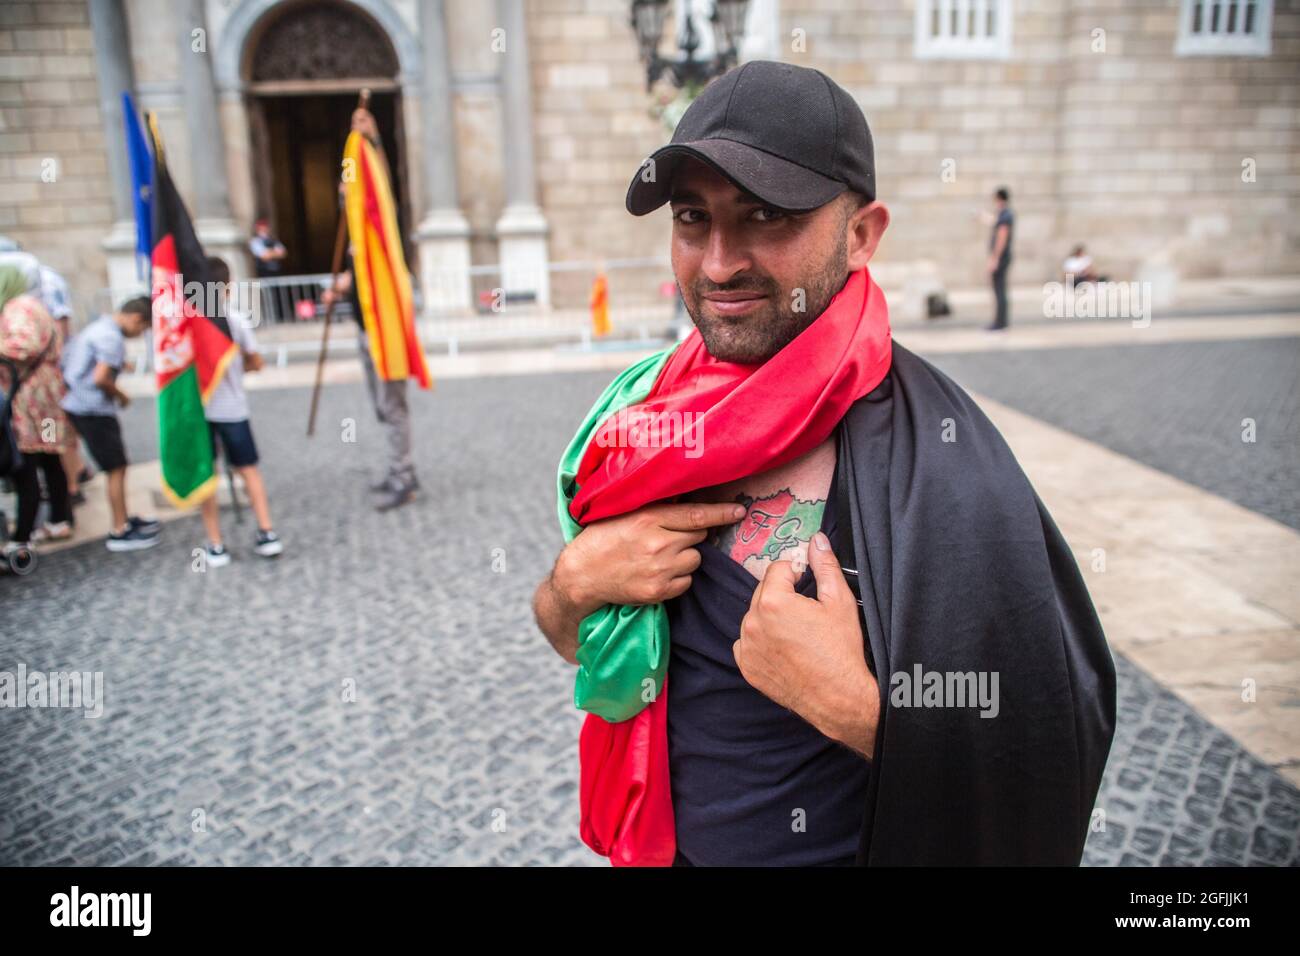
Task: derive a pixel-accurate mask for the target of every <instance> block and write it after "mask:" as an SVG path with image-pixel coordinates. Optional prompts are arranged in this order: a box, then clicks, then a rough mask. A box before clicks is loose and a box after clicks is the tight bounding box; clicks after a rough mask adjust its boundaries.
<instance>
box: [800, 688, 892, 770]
mask: <svg viewBox="0 0 1300 956" xmlns="http://www.w3.org/2000/svg"><path fill="white" fill-rule="evenodd" d="M863 671H864V672H866V673H865V675H854V677H853V678H852V679H850V680H847V681H845V683H844V685H843V686H841V687H839V688H837V691H838V692H837V693H834V695H833V696H828V697H827V699H825V700H822V701H818V705H817V706H816V707H815V712H814V713H813V714H810V715H809V717H808V718H805V719H807V720H808V722H809V723H811V724H812V725H813V726H814V727H816V728H817V729H818V730H820V731H821V732H822V733H823V734H824V735H825V736H827V737H829V738H831V739H832V740H835V741H838V742H839V743H841V744H843V745H844V746H846V747H848V748H849V749H850V750H853V751H855V752H857V754H858V755H859V756H860V757H863V758H864V759H866V760H870V759H871V757H872V754H873V753H874V752H875V749H876V731H877V730H878V728H879V726H880V692H879V689H878V688H877V686H876V684H875V683H874V681H873V680H872V679H871V675H870V672H868V671H866V668H865V667H864V668H863Z"/></svg>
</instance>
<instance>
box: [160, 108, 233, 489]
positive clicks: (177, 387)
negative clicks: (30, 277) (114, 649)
mask: <svg viewBox="0 0 1300 956" xmlns="http://www.w3.org/2000/svg"><path fill="white" fill-rule="evenodd" d="M149 131H150V134H151V137H152V139H153V147H154V177H153V189H154V195H153V197H152V198H153V230H152V232H153V250H152V253H151V255H150V261H151V264H152V273H153V348H154V368H155V370H156V372H157V381H158V450H159V458H161V460H162V486H163V491H164V492H165V493H166V495H167V497H168V498H170V499H171V501H172V502H173V503H174V504H176V505H177V506H178V507H182V508H183V507H188V506H190V505H194V504H197V503H199V502H200V501H202V500H203V499H204V498H206V497H207V496H208V495H210V494H212V493H213V492H214V491H216V487H217V476H216V472H215V470H214V468H213V463H212V439H211V437H210V436H209V434H208V423H207V421H206V419H205V418H204V415H203V406H204V405H205V404H207V401H208V399H209V398H210V397H211V396H212V391H213V389H215V388H216V387H217V383H218V382H220V381H221V376H222V375H224V374H225V371H226V366H227V365H228V364H229V363H230V360H231V359H232V358H234V357H235V355H236V354H237V352H238V347H237V346H236V345H235V343H234V341H232V339H231V337H230V326H229V324H228V323H227V321H226V319H225V318H224V317H222V316H220V315H217V314H216V312H217V310H216V309H211V310H208V309H207V308H206V304H207V302H208V301H209V298H210V297H211V296H212V295H213V291H212V282H213V277H212V274H211V272H210V271H209V270H208V258H207V255H206V254H205V253H204V251H203V247H202V246H201V245H199V240H198V238H197V237H196V236H195V235H194V224H193V223H192V222H190V214H189V213H188V212H187V211H186V209H185V204H184V203H183V202H182V201H181V197H180V194H179V193H178V192H177V191H176V186H175V184H174V183H173V182H172V178H171V175H170V174H169V173H168V171H167V163H166V161H165V159H164V158H163V148H162V138H161V137H160V136H159V134H158V126H157V123H156V122H155V121H154V118H153V116H152V115H150V116H149ZM194 290H198V294H197V295H196V294H193V293H194ZM209 311H210V312H211V313H212V314H211V315H209V314H206V313H207V312H209Z"/></svg>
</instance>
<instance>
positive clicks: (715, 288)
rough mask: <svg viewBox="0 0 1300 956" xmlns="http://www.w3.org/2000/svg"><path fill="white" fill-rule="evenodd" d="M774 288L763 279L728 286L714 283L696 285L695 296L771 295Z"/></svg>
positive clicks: (742, 280)
mask: <svg viewBox="0 0 1300 956" xmlns="http://www.w3.org/2000/svg"><path fill="white" fill-rule="evenodd" d="M773 288H774V283H773V282H772V281H771V280H770V279H769V280H763V279H758V278H755V279H738V280H735V281H732V282H728V283H727V284H726V285H715V284H714V283H712V282H710V283H707V284H705V283H703V282H697V283H695V295H696V296H697V297H699V298H703V297H704V296H706V295H709V294H710V293H713V292H760V293H764V294H770V292H771V291H772V289H773Z"/></svg>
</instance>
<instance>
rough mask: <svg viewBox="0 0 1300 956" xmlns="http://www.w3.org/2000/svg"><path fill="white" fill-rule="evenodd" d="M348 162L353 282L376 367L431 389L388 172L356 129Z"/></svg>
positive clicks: (388, 377)
mask: <svg viewBox="0 0 1300 956" xmlns="http://www.w3.org/2000/svg"><path fill="white" fill-rule="evenodd" d="M343 164H344V169H347V170H350V171H351V173H352V175H350V176H345V177H344V179H343V191H344V193H343V199H344V207H345V209H346V211H347V217H348V236H349V238H350V239H351V241H352V281H353V282H355V283H356V290H357V299H358V301H359V302H360V303H361V318H362V322H363V323H364V325H365V329H366V338H368V339H369V340H370V357H371V359H372V360H373V361H374V363H375V371H376V372H377V373H378V374H379V377H380V378H382V379H384V380H385V381H393V380H396V379H404V378H414V379H415V380H416V381H418V382H419V383H420V387H421V388H429V387H430V386H432V384H433V379H432V377H431V376H430V375H429V368H428V366H427V365H426V364H425V361H424V349H423V348H421V346H420V340H419V338H418V337H417V336H416V333H415V299H414V296H413V295H412V292H411V276H410V273H409V272H408V271H407V269H406V257H405V256H403V254H402V242H401V237H400V235H399V233H398V231H397V207H396V205H395V204H394V202H393V190H392V187H391V186H390V185H389V182H388V171H387V170H386V169H385V168H384V164H383V161H382V160H381V159H380V158H379V154H378V153H377V152H376V151H375V148H374V147H373V146H371V145H370V143H369V142H367V140H366V138H365V137H364V136H362V135H361V134H360V133H357V132H353V133H352V134H350V135H349V136H348V141H347V144H346V145H345V146H344V147H343Z"/></svg>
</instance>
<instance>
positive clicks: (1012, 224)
mask: <svg viewBox="0 0 1300 956" xmlns="http://www.w3.org/2000/svg"><path fill="white" fill-rule="evenodd" d="M1002 226H1006V227H1007V245H1006V248H1004V249H1003V250H1002V255H1001V257H999V259H998V266H999V267H1001V266H1005V265H1006V264H1007V263H1009V262H1010V261H1011V239H1012V237H1013V236H1014V235H1015V231H1016V217H1015V214H1014V213H1012V211H1011V207H1010V206H1007V207H1006V208H1004V209H1003V210H1002V211H1001V212H999V213H998V218H997V222H995V223H993V232H992V233H991V234H990V235H989V252H992V251H993V250H994V249H996V248H997V247H998V229H999V228H1000V227H1002Z"/></svg>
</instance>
